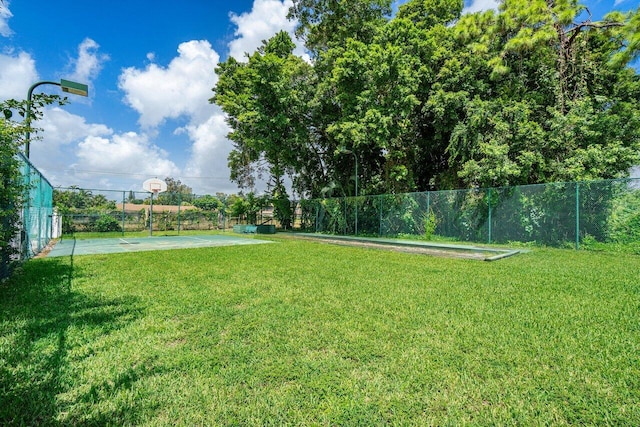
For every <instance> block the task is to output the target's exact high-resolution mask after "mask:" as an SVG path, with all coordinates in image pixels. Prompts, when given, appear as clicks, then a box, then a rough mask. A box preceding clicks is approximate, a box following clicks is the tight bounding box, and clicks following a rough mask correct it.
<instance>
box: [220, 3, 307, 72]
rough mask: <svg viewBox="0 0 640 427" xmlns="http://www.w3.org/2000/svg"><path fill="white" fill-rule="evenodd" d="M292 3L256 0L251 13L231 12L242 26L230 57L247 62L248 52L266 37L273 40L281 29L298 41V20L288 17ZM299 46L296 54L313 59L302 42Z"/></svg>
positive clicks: (236, 34)
mask: <svg viewBox="0 0 640 427" xmlns="http://www.w3.org/2000/svg"><path fill="white" fill-rule="evenodd" d="M292 5H293V2H292V1H291V0H284V1H280V0H255V1H254V3H253V8H252V9H251V12H246V13H243V14H241V15H236V14H234V13H231V15H230V17H229V19H230V20H231V22H233V23H234V24H235V25H236V26H237V27H238V28H237V30H236V32H235V36H236V37H237V38H236V39H235V40H233V41H231V42H230V43H229V56H232V57H233V58H235V59H237V60H238V61H245V60H246V55H245V53H249V54H251V53H253V52H255V50H256V49H257V48H258V47H260V46H262V41H263V40H268V39H270V38H271V37H273V36H274V35H275V34H276V33H277V32H278V31H281V30H284V31H286V32H288V33H289V34H290V35H291V39H292V40H293V41H294V43H295V42H296V39H295V35H294V29H295V26H296V22H295V21H289V20H288V19H287V13H289V8H290V7H291V6H292ZM296 46H297V47H296V49H295V50H294V53H295V54H296V55H298V56H301V57H303V58H304V59H305V60H306V61H309V55H308V54H307V53H306V52H305V50H304V46H302V45H301V44H296Z"/></svg>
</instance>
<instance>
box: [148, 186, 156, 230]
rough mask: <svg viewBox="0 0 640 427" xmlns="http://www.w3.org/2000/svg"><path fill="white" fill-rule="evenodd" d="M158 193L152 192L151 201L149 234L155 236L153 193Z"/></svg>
mask: <svg viewBox="0 0 640 427" xmlns="http://www.w3.org/2000/svg"><path fill="white" fill-rule="evenodd" d="M154 194H158V192H157V191H152V192H151V203H150V204H149V206H150V207H149V236H153V195H154Z"/></svg>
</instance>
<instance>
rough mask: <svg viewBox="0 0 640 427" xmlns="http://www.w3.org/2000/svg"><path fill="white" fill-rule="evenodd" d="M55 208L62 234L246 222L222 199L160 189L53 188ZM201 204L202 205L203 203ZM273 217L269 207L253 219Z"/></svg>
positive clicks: (215, 227)
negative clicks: (212, 202) (213, 204)
mask: <svg viewBox="0 0 640 427" xmlns="http://www.w3.org/2000/svg"><path fill="white" fill-rule="evenodd" d="M55 190H56V193H57V196H56V197H57V200H56V205H57V209H58V210H59V213H60V215H61V218H62V232H63V233H64V234H72V233H84V232H97V233H101V232H118V233H121V234H122V235H124V234H125V233H127V232H144V231H149V232H150V233H152V232H175V233H180V232H181V231H191V230H196V231H197V230H200V231H204V230H227V229H232V228H233V226H234V225H238V224H241V223H247V219H246V218H242V217H237V216H230V215H229V214H227V212H226V209H225V207H224V206H223V203H222V202H221V201H220V205H219V206H216V207H209V206H207V205H206V203H199V201H202V200H201V199H206V200H207V201H210V200H211V199H212V196H209V195H206V196H199V195H195V194H184V193H170V192H166V193H161V194H159V195H156V196H154V197H153V198H152V197H151V196H152V195H151V193H149V192H146V191H122V190H102V189H84V188H77V187H69V188H56V189H55ZM203 206H205V207H203ZM272 219H273V215H272V212H271V211H270V210H265V211H261V212H260V213H259V214H258V218H257V220H258V221H260V222H267V221H271V220H272Z"/></svg>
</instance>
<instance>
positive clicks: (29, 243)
mask: <svg viewBox="0 0 640 427" xmlns="http://www.w3.org/2000/svg"><path fill="white" fill-rule="evenodd" d="M16 160H17V161H18V165H19V171H20V179H21V181H22V182H21V183H22V184H23V185H22V186H23V188H24V189H25V190H24V194H23V196H22V198H21V204H22V206H21V208H20V211H19V219H18V221H17V224H14V225H17V227H16V228H17V233H16V234H15V235H14V236H13V238H12V239H11V240H10V241H9V242H4V243H5V244H8V245H9V246H10V247H12V248H13V250H11V251H4V252H3V253H4V254H5V255H3V256H2V259H1V260H0V278H5V277H7V276H8V275H9V274H10V270H11V268H10V266H11V265H12V264H13V263H14V262H16V261H19V260H22V259H28V258H31V257H33V256H34V255H37V254H38V253H40V252H41V251H42V250H43V249H44V248H45V247H46V246H47V244H48V243H49V241H50V240H51V238H52V232H53V227H52V221H53V187H52V186H51V184H50V183H49V181H47V179H46V178H45V177H44V176H43V175H42V174H41V173H40V171H38V169H36V168H35V167H34V166H33V164H31V162H29V160H27V159H26V158H25V157H24V155H22V154H18V155H17V156H16ZM4 182H5V184H6V185H15V184H12V183H11V182H10V181H4ZM0 209H2V210H5V211H4V213H5V214H6V215H3V218H5V219H7V218H12V216H11V215H12V214H11V213H10V212H15V205H14V204H13V203H10V206H0ZM3 221H4V222H3V224H2V227H6V228H5V229H6V230H10V229H11V228H13V227H12V225H11V223H10V222H7V221H13V219H9V220H6V221H5V220H3Z"/></svg>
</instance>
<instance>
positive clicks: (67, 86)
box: [24, 79, 89, 159]
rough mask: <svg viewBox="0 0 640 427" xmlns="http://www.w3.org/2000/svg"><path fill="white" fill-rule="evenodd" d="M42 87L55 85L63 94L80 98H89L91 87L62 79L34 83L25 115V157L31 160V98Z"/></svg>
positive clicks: (28, 96)
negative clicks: (70, 94) (36, 89)
mask: <svg viewBox="0 0 640 427" xmlns="http://www.w3.org/2000/svg"><path fill="white" fill-rule="evenodd" d="M40 85H54V86H60V87H61V88H62V91H63V92H66V93H72V94H74V95H80V96H88V95H89V86H87V85H85V84H82V83H76V82H72V81H70V80H64V79H61V80H60V82H52V81H42V82H37V83H34V84H33V85H32V86H31V87H30V88H29V92H27V112H26V114H25V118H24V120H25V122H26V123H27V132H26V135H25V136H26V139H25V144H24V156H25V157H26V158H27V159H28V158H29V151H30V150H29V145H30V143H31V97H32V96H33V90H34V89H35V88H37V87H38V86H40Z"/></svg>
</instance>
